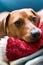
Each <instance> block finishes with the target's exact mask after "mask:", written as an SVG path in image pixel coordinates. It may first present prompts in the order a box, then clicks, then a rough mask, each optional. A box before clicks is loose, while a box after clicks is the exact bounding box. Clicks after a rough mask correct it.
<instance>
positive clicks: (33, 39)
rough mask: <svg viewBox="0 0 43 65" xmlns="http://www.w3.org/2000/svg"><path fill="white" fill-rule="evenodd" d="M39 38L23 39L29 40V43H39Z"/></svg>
mask: <svg viewBox="0 0 43 65" xmlns="http://www.w3.org/2000/svg"><path fill="white" fill-rule="evenodd" d="M39 40H40V37H38V38H32V39H28V40H23V41H25V42H28V43H38V42H39Z"/></svg>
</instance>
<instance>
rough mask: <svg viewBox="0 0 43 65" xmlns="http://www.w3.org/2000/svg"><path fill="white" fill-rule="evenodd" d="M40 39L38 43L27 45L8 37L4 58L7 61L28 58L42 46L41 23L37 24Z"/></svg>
mask: <svg viewBox="0 0 43 65" xmlns="http://www.w3.org/2000/svg"><path fill="white" fill-rule="evenodd" d="M39 28H40V29H41V31H42V33H41V39H40V40H39V42H38V43H27V42H25V41H22V40H20V39H17V38H13V37H10V38H9V39H8V41H7V47H6V56H7V58H8V60H9V61H13V60H16V59H19V58H22V57H26V56H29V55H31V54H33V53H35V52H36V51H38V50H39V49H40V48H41V47H42V46H43V22H41V23H40V24H39Z"/></svg>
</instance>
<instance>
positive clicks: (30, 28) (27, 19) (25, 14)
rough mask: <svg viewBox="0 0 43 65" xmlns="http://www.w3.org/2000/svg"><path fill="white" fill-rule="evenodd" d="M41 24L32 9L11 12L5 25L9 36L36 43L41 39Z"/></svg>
mask: <svg viewBox="0 0 43 65" xmlns="http://www.w3.org/2000/svg"><path fill="white" fill-rule="evenodd" d="M39 22H40V17H39V15H38V14H37V13H36V12H34V11H33V10H32V9H21V10H16V11H13V12H10V13H9V15H8V16H7V18H6V23H5V28H6V32H7V35H8V36H13V37H17V38H19V39H22V40H25V41H27V42H36V41H38V40H39V38H40V30H39V29H38V25H39Z"/></svg>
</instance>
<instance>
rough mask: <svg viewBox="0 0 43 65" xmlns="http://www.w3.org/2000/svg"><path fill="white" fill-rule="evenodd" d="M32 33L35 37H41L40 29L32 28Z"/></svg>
mask: <svg viewBox="0 0 43 65" xmlns="http://www.w3.org/2000/svg"><path fill="white" fill-rule="evenodd" d="M31 35H32V36H33V37H40V32H39V30H36V29H32V30H31Z"/></svg>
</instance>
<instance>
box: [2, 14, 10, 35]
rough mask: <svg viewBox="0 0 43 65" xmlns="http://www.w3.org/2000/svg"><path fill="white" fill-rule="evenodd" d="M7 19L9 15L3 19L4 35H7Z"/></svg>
mask: <svg viewBox="0 0 43 65" xmlns="http://www.w3.org/2000/svg"><path fill="white" fill-rule="evenodd" d="M9 18H10V13H8V15H7V16H6V17H5V18H4V19H3V24H4V30H5V32H6V34H7V30H6V28H7V27H8V22H9Z"/></svg>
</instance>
